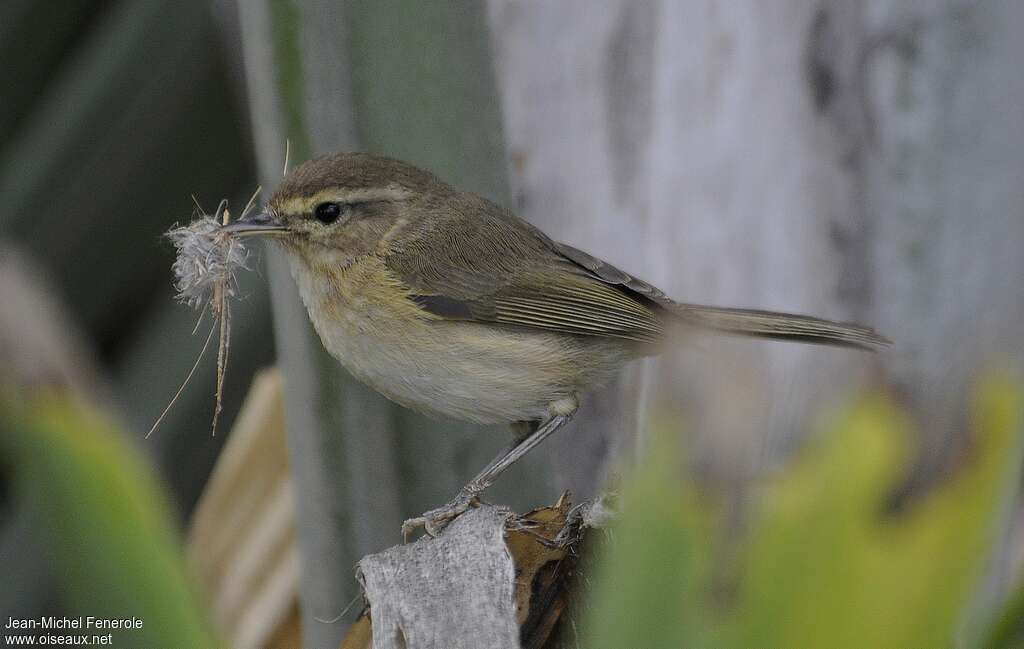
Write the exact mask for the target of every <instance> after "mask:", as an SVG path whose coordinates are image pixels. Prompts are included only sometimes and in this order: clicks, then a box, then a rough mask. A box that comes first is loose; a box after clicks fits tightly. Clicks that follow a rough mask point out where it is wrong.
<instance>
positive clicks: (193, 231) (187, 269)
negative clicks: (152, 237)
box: [166, 210, 249, 309]
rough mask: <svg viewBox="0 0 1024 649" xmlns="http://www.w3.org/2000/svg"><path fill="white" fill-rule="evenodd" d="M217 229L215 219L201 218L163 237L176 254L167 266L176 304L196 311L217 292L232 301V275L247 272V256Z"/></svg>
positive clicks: (234, 286)
mask: <svg viewBox="0 0 1024 649" xmlns="http://www.w3.org/2000/svg"><path fill="white" fill-rule="evenodd" d="M221 211H223V212H224V213H226V210H218V212H221ZM221 225H222V220H221V218H218V216H216V215H215V216H210V215H204V216H201V217H200V218H198V219H196V220H195V221H193V222H192V223H190V224H188V225H185V226H181V227H178V228H174V229H173V230H171V231H170V232H168V233H167V235H166V236H167V238H168V239H170V240H171V243H172V244H174V247H175V249H176V250H177V252H178V258H177V259H176V260H175V261H174V265H173V266H171V270H173V271H174V277H175V281H174V288H175V289H176V290H177V291H178V300H180V301H181V302H183V303H185V304H188V305H189V306H191V307H193V308H196V309H198V308H201V307H203V306H205V305H206V304H208V303H209V302H210V300H211V299H212V298H214V297H215V293H217V292H218V291H222V292H223V293H224V297H225V298H231V297H234V296H235V294H236V293H237V284H236V282H235V272H236V271H238V270H239V269H242V270H248V266H247V265H246V262H247V261H248V259H249V252H248V251H247V250H246V248H245V246H244V245H243V244H242V242H241V241H239V240H238V239H236V238H234V237H231V236H230V235H228V234H227V233H226V232H223V231H222V230H221Z"/></svg>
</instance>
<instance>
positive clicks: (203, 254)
mask: <svg viewBox="0 0 1024 649" xmlns="http://www.w3.org/2000/svg"><path fill="white" fill-rule="evenodd" d="M259 192H260V190H259V189H257V190H256V193H254V194H253V196H252V198H250V199H249V203H248V204H247V205H246V207H245V209H244V210H243V211H242V216H245V214H246V212H248V211H249V209H250V208H251V207H252V205H253V201H255V199H256V196H257V195H258V194H259ZM197 208H198V204H197ZM198 209H199V212H198V213H199V218H197V219H196V220H194V221H192V223H190V224H188V225H186V226H181V227H176V228H173V229H172V230H170V231H169V232H167V234H166V236H167V238H168V239H170V240H171V243H172V244H173V245H174V248H175V249H176V250H177V258H176V259H175V261H174V264H173V265H172V266H171V269H172V270H173V271H174V277H175V281H174V288H175V289H176V290H177V292H178V295H177V297H178V300H179V301H180V302H182V303H184V304H187V305H189V306H191V307H193V308H195V309H200V311H201V312H200V315H199V321H198V322H196V326H195V330H193V333H195V331H197V330H198V329H199V324H200V323H201V322H202V319H203V315H204V314H205V313H206V309H207V307H209V309H210V313H211V314H212V315H213V322H212V323H211V325H210V333H209V334H208V335H207V337H206V342H205V343H203V348H202V350H201V351H200V352H199V356H198V357H197V358H196V362H195V364H194V365H193V366H192V369H191V370H190V371H189V373H188V376H187V377H185V380H184V381H183V382H182V384H181V387H180V388H178V391H177V392H176V393H175V395H174V397H173V398H172V399H171V402H170V403H168V404H167V407H166V408H165V409H164V411H163V413H162V414H161V415H160V417H159V418H158V419H157V420H156V423H154V424H153V427H152V428H151V429H150V430H149V432H148V433H146V437H149V436H150V435H151V434H152V433H153V431H154V430H156V427H157V426H159V425H160V422H161V421H163V418H164V416H166V415H167V413H168V411H170V409H171V406H173V405H174V403H175V402H176V401H177V400H178V397H179V396H181V393H182V391H183V390H184V389H185V386H186V385H188V383H189V381H190V380H191V379H192V376H193V375H194V374H195V372H196V369H197V368H198V367H199V363H200V361H202V359H203V356H204V355H205V354H206V350H207V348H209V346H210V341H211V340H213V334H214V332H215V331H218V325H219V331H220V344H219V346H218V349H217V389H216V393H215V396H216V404H215V406H214V411H213V422H212V424H211V434H215V433H216V431H217V418H218V417H219V416H220V412H221V408H222V397H223V393H224V375H225V370H226V368H227V360H228V349H229V348H230V346H231V329H230V324H229V323H230V320H231V311H230V308H229V303H228V299H229V298H232V297H234V296H235V295H236V294H237V293H238V283H237V282H236V280H235V272H236V271H238V270H239V269H243V270H248V266H247V265H246V262H247V261H248V258H249V252H248V250H246V248H245V246H244V245H243V244H242V242H241V241H240V240H238V239H236V238H234V237H232V236H231V235H230V234H228V233H227V232H224V231H223V230H222V229H221V228H222V226H224V225H227V223H228V221H229V219H230V213H229V211H228V203H227V200H222V201H221V202H220V205H219V206H218V207H217V211H216V213H214V214H213V215H210V214H206V213H205V212H203V210H202V209H201V208H198Z"/></svg>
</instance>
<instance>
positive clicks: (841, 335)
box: [677, 304, 892, 351]
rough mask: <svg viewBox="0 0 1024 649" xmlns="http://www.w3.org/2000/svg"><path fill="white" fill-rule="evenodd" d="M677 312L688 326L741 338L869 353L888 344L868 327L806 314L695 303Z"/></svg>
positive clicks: (680, 308) (888, 343)
mask: <svg viewBox="0 0 1024 649" xmlns="http://www.w3.org/2000/svg"><path fill="white" fill-rule="evenodd" d="M677 313H678V315H679V316H681V317H682V319H683V320H685V321H686V322H687V323H689V324H691V325H694V326H698V327H704V328H707V329H714V330H716V331H722V332H726V333H732V334H740V335H744V336H757V337H761V338H775V339H778V340H790V341H794V342H803V343H816V344H819V345H835V346H838V347H856V348H858V349H866V350H869V351H878V350H880V349H884V348H885V347H888V346H889V345H891V344H892V343H891V342H890V341H889V340H888V339H887V338H885V337H884V336H882V335H880V334H878V333H877V332H876V331H875V330H874V329H871V328H870V327H864V326H861V325H858V324H854V323H850V322H832V321H830V320H822V319H821V318H814V317H811V316H806V315H794V314H792V313H776V312H774V311H758V310H755V309H728V308H722V307H713V306H701V305H699V304H680V305H678V311H677Z"/></svg>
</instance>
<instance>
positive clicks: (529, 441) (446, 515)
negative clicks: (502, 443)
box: [402, 399, 579, 539]
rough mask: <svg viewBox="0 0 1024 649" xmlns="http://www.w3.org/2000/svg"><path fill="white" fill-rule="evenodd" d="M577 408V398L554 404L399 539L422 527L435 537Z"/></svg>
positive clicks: (406, 525)
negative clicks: (532, 426)
mask: <svg viewBox="0 0 1024 649" xmlns="http://www.w3.org/2000/svg"><path fill="white" fill-rule="evenodd" d="M578 405H579V404H578V402H577V401H576V399H572V407H571V408H568V407H566V406H567V403H566V402H558V403H556V404H553V406H552V411H553V412H552V414H551V415H550V416H549V417H548V418H547V419H545V420H544V421H542V422H541V424H540V425H539V426H537V429H536V430H534V431H533V432H532V433H529V434H528V435H526V436H525V437H522V438H520V439H518V440H516V441H515V442H513V443H512V444H511V445H510V446H508V447H507V448H505V449H504V450H502V451H501V453H499V454H498V456H497V457H495V458H494V459H493V460H491V461H490V462H489V463H488V464H487V466H485V467H484V468H483V469H481V470H480V473H478V474H477V475H476V477H475V478H473V479H472V480H470V481H469V483H468V484H466V486H465V487H463V488H462V489H460V490H459V493H458V494H457V495H456V496H455V498H453V499H452V500H451V501H450V502H449V503H448V504H446V505H444V506H443V507H438V508H437V509H432V510H430V511H429V512H425V513H424V514H423V515H422V516H418V517H416V518H410V519H409V520H407V521H405V522H404V523H402V536H403V537H404V538H406V539H408V538H409V535H410V534H412V533H413V532H415V531H416V530H417V529H419V528H421V527H422V528H423V530H424V531H425V532H426V533H427V534H429V535H430V536H437V535H438V534H439V533H440V532H441V530H443V529H444V528H445V526H447V525H448V523H450V522H452V521H453V520H455V519H456V518H458V517H459V516H460V515H462V514H463V513H465V511H466V510H467V509H469V507H470V506H471V505H473V504H475V503H476V502H477V500H478V496H479V495H480V494H481V493H483V492H484V490H485V489H487V488H488V487H490V486H491V485H492V484H494V481H495V480H496V479H497V478H498V476H499V475H501V473H502V472H503V471H505V469H507V468H509V467H510V466H512V465H513V464H515V463H516V462H517V461H518V460H519V458H521V457H523V456H524V455H526V454H527V453H529V452H530V451H531V450H533V449H534V448H535V447H536V446H537V445H539V444H540V443H541V442H543V441H544V440H545V439H547V438H548V437H549V436H550V435H551V434H552V433H554V432H555V431H556V430H558V429H559V428H561V427H562V426H564V425H565V424H567V423H568V422H569V421H570V420H571V419H572V417H573V415H574V414H576V408H577V407H578Z"/></svg>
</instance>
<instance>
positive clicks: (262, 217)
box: [221, 210, 288, 237]
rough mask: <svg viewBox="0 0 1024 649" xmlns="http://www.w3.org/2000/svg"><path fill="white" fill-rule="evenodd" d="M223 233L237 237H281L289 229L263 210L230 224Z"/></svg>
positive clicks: (224, 227)
mask: <svg viewBox="0 0 1024 649" xmlns="http://www.w3.org/2000/svg"><path fill="white" fill-rule="evenodd" d="M221 231H222V232H227V233H229V234H231V235H232V236H236V237H280V236H282V235H284V234H286V233H287V232H288V228H287V227H286V226H284V225H283V224H282V223H281V222H280V221H278V220H277V219H276V218H274V215H273V214H271V213H270V212H269V211H268V210H263V211H260V212H256V213H254V214H250V215H249V216H245V217H242V218H240V219H238V220H237V221H235V222H233V223H228V224H227V225H225V226H223V227H222V228H221Z"/></svg>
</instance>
